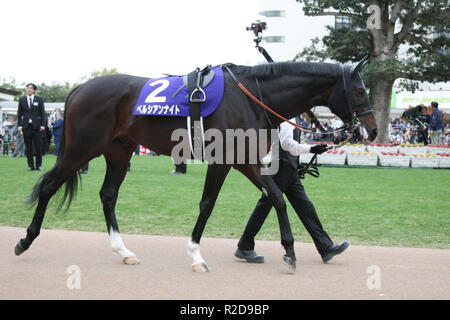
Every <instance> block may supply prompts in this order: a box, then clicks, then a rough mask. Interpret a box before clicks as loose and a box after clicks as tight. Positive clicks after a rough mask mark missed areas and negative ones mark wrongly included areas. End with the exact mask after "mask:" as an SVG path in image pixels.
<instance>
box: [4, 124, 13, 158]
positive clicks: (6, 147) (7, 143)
mask: <svg viewBox="0 0 450 320" xmlns="http://www.w3.org/2000/svg"><path fill="white" fill-rule="evenodd" d="M11 140H12V139H11V135H10V134H9V131H8V130H5V134H4V135H3V137H2V141H3V155H8V154H9V148H10V146H11Z"/></svg>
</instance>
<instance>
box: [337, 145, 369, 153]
mask: <svg viewBox="0 0 450 320" xmlns="http://www.w3.org/2000/svg"><path fill="white" fill-rule="evenodd" d="M340 150H344V151H347V152H352V151H353V152H363V151H366V146H365V145H363V144H350V143H346V144H345V145H343V146H342V147H341V148H340Z"/></svg>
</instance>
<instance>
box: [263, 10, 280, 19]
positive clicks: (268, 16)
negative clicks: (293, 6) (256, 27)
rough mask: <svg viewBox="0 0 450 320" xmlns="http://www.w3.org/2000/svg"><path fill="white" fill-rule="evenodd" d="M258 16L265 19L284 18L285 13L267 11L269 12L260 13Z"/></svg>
mask: <svg viewBox="0 0 450 320" xmlns="http://www.w3.org/2000/svg"><path fill="white" fill-rule="evenodd" d="M259 14H260V15H262V16H264V17H267V18H273V17H285V16H286V11H284V10H269V11H262V12H260V13H259Z"/></svg>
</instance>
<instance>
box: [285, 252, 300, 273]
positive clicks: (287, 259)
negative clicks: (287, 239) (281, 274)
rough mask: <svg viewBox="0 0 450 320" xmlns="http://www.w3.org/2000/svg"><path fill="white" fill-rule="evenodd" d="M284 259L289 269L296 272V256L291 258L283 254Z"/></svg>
mask: <svg viewBox="0 0 450 320" xmlns="http://www.w3.org/2000/svg"><path fill="white" fill-rule="evenodd" d="M283 261H284V263H285V264H286V265H287V266H288V268H289V271H291V272H292V273H294V272H295V269H296V268H297V264H296V262H295V258H291V257H288V256H286V255H285V256H283Z"/></svg>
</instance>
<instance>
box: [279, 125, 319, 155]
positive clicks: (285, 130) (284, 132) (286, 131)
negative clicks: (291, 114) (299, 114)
mask: <svg viewBox="0 0 450 320" xmlns="http://www.w3.org/2000/svg"><path fill="white" fill-rule="evenodd" d="M290 121H291V122H294V123H296V121H295V118H293V119H290ZM294 128H295V127H294V126H293V125H291V124H289V123H288V122H283V123H282V124H280V129H279V130H278V139H279V142H280V146H281V148H282V149H283V150H284V151H287V152H289V153H290V154H292V155H293V156H299V155H301V154H303V153H309V152H310V149H311V147H310V146H309V145H307V144H300V143H298V142H297V141H295V140H294ZM273 147H274V145H272V150H273ZM273 160H279V159H275V154H274V153H273V152H272V161H273Z"/></svg>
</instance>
